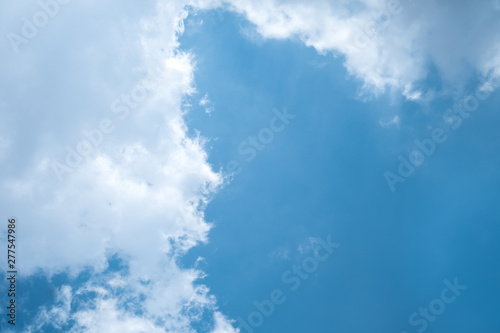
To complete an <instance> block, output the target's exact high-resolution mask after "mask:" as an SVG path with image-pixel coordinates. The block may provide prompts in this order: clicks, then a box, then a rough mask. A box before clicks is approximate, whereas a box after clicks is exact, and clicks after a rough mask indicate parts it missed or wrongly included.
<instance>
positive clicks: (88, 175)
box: [0, 2, 235, 333]
mask: <svg viewBox="0 0 500 333" xmlns="http://www.w3.org/2000/svg"><path fill="white" fill-rule="evenodd" d="M187 4H188V3H183V2H175V3H172V2H160V3H159V4H158V5H157V6H156V7H151V6H149V5H146V4H144V5H142V7H139V8H137V3H134V4H132V2H123V3H122V2H120V3H117V2H114V3H113V4H102V3H98V2H94V3H92V4H91V5H92V6H91V5H89V4H87V3H76V2H75V3H70V4H67V5H65V6H64V7H60V8H59V12H58V15H57V16H55V17H54V18H53V19H52V20H51V21H50V22H49V23H48V24H47V25H45V26H44V30H43V34H42V33H41V31H40V33H39V34H38V35H37V36H35V37H33V39H31V40H30V41H29V43H27V44H25V45H21V47H20V52H19V53H18V54H16V55H15V54H14V52H11V53H4V54H3V61H2V62H1V64H0V66H1V70H2V72H4V73H5V80H2V82H1V85H2V88H4V89H2V90H3V92H4V93H3V94H2V96H1V98H2V104H1V108H0V110H1V116H0V119H3V120H5V121H4V122H3V123H2V125H1V126H2V127H1V128H2V133H1V135H0V159H1V160H2V164H3V165H4V166H5V167H4V166H3V167H4V171H5V172H3V173H2V175H1V176H0V186H1V188H2V191H1V193H2V195H1V198H0V199H1V200H0V201H1V210H2V211H3V212H6V213H7V214H11V215H17V217H18V219H19V220H18V221H19V222H18V223H19V229H18V232H19V235H20V236H19V241H18V244H19V247H20V248H21V249H22V261H21V268H20V272H21V274H24V275H30V274H33V273H35V272H38V271H42V272H44V273H46V274H48V275H51V274H54V273H57V272H69V273H70V274H72V276H76V274H78V273H79V272H81V271H83V270H87V271H89V272H91V277H90V279H89V280H88V281H87V282H86V283H85V285H83V286H78V285H75V286H73V285H72V286H63V287H62V288H61V289H60V292H59V297H58V301H57V303H56V304H55V305H54V306H52V307H50V308H44V309H43V310H42V311H41V312H40V313H39V315H38V317H37V318H36V320H35V321H34V322H33V323H32V324H31V328H30V329H31V330H32V331H34V332H36V331H40V330H41V329H42V328H44V327H45V326H46V325H49V324H50V325H53V326H55V327H56V328H59V329H61V330H64V331H70V332H72V331H74V332H131V333H132V332H136V333H137V332H164V331H165V330H168V331H175V332H194V329H193V323H197V322H201V321H202V316H201V315H202V314H205V315H204V317H205V318H206V317H211V318H212V321H211V322H210V323H205V325H206V326H207V331H214V332H218V333H222V332H224V333H229V332H235V330H234V329H233V328H232V326H231V324H230V322H229V321H228V319H227V318H225V317H224V316H223V315H222V314H221V313H219V312H218V311H217V306H216V300H215V298H214V297H213V296H212V295H210V293H209V289H208V288H207V287H206V286H204V285H203V284H202V278H203V273H202V272H201V271H199V270H197V269H183V268H180V267H179V265H178V261H179V258H180V257H181V256H182V255H183V254H185V253H186V251H187V250H189V249H190V248H192V247H193V246H195V245H197V244H199V243H201V242H206V241H207V235H208V232H209V230H210V228H211V225H210V223H208V222H207V221H205V218H204V213H203V210H204V208H205V206H206V204H207V203H208V201H209V199H210V196H211V195H213V193H215V191H216V190H217V188H218V187H219V186H220V185H221V183H222V178H221V175H220V174H219V173H217V172H215V171H214V170H212V168H211V166H210V165H209V164H208V163H207V154H206V152H205V150H204V145H205V141H204V139H203V138H202V137H201V136H195V137H192V136H188V134H187V127H186V124H185V122H184V118H183V115H184V110H183V108H182V103H183V98H184V97H185V96H186V95H189V94H192V93H193V92H194V91H195V87H194V82H193V70H194V58H193V56H192V55H190V54H187V53H182V52H179V51H178V46H179V45H178V41H177V38H178V36H179V35H180V34H182V32H183V19H184V18H185V17H186V16H187V10H186V5H187ZM194 5H195V6H197V7H199V8H209V7H210V6H211V5H212V4H211V3H210V2H206V3H201V2H196V3H194ZM12 11H13V12H15V13H26V14H24V15H26V17H30V16H32V13H33V12H35V13H36V12H37V11H40V8H39V7H33V6H29V5H25V6H24V7H23V6H22V5H21V4H20V5H18V7H17V8H16V9H15V10H14V9H12ZM2 12H3V14H1V15H2V16H5V12H4V11H2ZM22 15H23V14H21V15H20V16H19V20H18V21H16V20H15V18H12V17H10V18H8V19H6V22H7V24H6V25H5V27H6V28H7V29H10V31H18V30H19V29H20V26H21V25H22V23H23V21H22V19H21V17H22ZM115 15H116V16H115ZM90 17H92V20H93V24H92V25H89V24H88V23H87V22H86V21H87V20H88V18H90ZM4 32H5V31H2V33H4ZM3 35H6V32H5V33H4V34H3ZM4 42H5V43H6V44H7V43H9V41H8V40H7V41H4ZM4 46H5V47H6V48H5V50H8V52H10V51H11V50H10V49H9V48H10V45H4ZM11 82H13V83H11ZM103 124H104V125H103ZM4 129H5V131H4ZM7 161H8V163H7ZM3 236H4V237H5V234H4V235H3ZM112 255H116V256H118V257H119V258H121V260H122V261H123V262H124V263H125V265H126V269H124V270H123V271H122V272H121V273H120V274H118V275H116V276H109V274H110V273H109V271H107V270H106V268H107V265H108V259H109V258H110V256H112ZM2 265H4V264H2ZM4 268H5V267H4ZM108 282H109V283H108Z"/></svg>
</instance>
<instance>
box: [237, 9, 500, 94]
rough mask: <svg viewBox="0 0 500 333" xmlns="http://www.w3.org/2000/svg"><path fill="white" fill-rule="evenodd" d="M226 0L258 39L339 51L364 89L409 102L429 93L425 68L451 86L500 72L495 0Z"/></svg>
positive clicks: (367, 91)
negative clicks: (253, 28) (398, 94)
mask: <svg viewBox="0 0 500 333" xmlns="http://www.w3.org/2000/svg"><path fill="white" fill-rule="evenodd" d="M228 2H229V3H230V7H231V8H232V10H234V11H236V12H239V13H242V14H244V15H245V16H246V17H247V18H248V19H249V20H250V21H251V22H252V23H254V24H255V26H256V29H257V31H258V32H259V33H260V34H261V35H262V36H264V37H265V38H299V39H300V40H302V41H303V42H304V43H305V44H306V45H308V46H312V47H314V48H315V49H316V50H318V52H321V53H328V52H332V53H334V54H335V55H341V56H344V57H345V66H346V68H347V69H348V71H349V72H350V73H351V74H352V75H354V76H356V77H357V78H359V79H361V80H362V81H363V82H364V88H365V89H364V92H366V93H369V94H372V93H374V94H377V93H380V92H384V91H387V90H388V89H389V90H396V91H399V92H401V93H403V94H404V95H405V96H406V97H407V98H408V99H410V100H418V99H421V98H424V97H426V96H427V97H428V96H429V95H430V91H426V90H423V89H422V82H423V80H426V79H427V78H428V77H429V72H430V70H431V68H434V69H437V72H438V74H439V75H438V76H439V78H440V79H441V80H442V82H443V83H444V84H445V86H447V87H448V88H453V89H460V88H461V86H460V85H461V84H463V82H464V81H466V80H467V79H470V78H471V77H472V76H473V75H477V74H481V75H483V76H485V77H487V78H488V79H491V80H496V79H498V77H499V76H500V62H499V56H498V54H499V47H500V37H499V35H498V33H497V31H498V30H499V29H500V20H498V15H500V11H499V6H498V1H496V0H495V1H482V2H477V3H476V2H471V1H467V0H459V1H456V0H438V1H413V0H353V1H326V0H315V1H301V0H270V1H267V0H257V1H245V0H230V1H228ZM450 50H454V51H453V52H450Z"/></svg>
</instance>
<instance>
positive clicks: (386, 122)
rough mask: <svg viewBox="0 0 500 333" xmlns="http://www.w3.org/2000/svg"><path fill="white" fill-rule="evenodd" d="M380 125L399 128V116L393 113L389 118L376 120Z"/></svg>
mask: <svg viewBox="0 0 500 333" xmlns="http://www.w3.org/2000/svg"><path fill="white" fill-rule="evenodd" d="M378 123H379V124H380V126H382V127H384V128H390V127H396V128H399V127H400V126H401V118H399V116H398V115H395V116H394V117H392V119H390V120H382V119H381V120H379V122H378Z"/></svg>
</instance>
